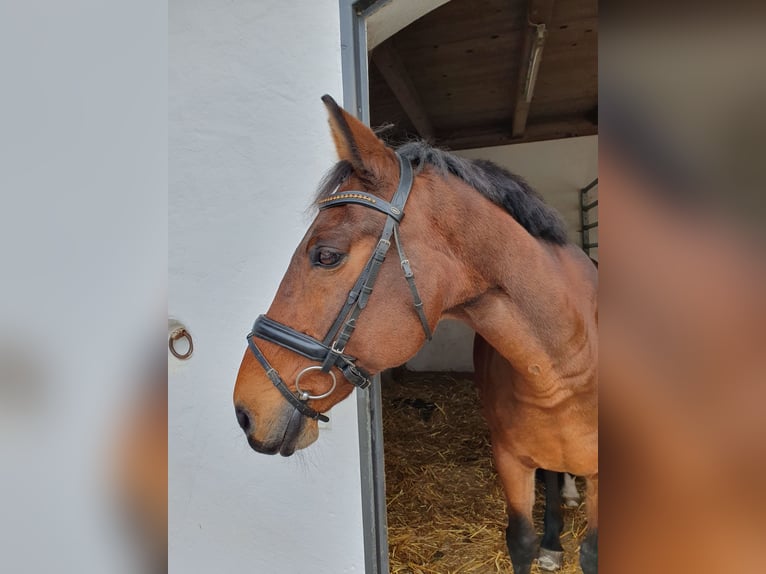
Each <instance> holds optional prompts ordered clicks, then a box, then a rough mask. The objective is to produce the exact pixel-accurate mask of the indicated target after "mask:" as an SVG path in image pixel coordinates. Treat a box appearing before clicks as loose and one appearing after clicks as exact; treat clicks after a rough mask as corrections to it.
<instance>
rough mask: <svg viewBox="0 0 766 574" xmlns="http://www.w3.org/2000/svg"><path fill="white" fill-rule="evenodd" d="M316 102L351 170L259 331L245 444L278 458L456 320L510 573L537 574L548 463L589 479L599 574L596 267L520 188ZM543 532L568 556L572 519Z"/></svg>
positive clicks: (241, 408)
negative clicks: (536, 514)
mask: <svg viewBox="0 0 766 574" xmlns="http://www.w3.org/2000/svg"><path fill="white" fill-rule="evenodd" d="M322 100H323V102H324V104H325V106H326V108H327V111H328V115H329V123H330V130H331V134H332V137H333V140H334V143H335V147H336V149H337V152H338V156H339V160H340V161H339V162H338V163H337V164H336V165H335V167H333V168H332V169H331V170H330V172H329V173H328V174H327V175H326V176H325V178H324V180H323V181H322V183H321V184H320V188H319V191H318V194H317V197H316V199H315V204H316V206H317V207H318V213H317V215H316V218H315V219H314V221H313V222H312V224H311V226H310V227H309V229H308V231H307V232H306V235H305V236H304V238H303V240H302V241H301V242H300V244H299V245H298V247H297V249H296V251H295V253H294V255H293V257H292V260H291V261H290V265H289V267H288V269H287V271H286V273H285V276H284V278H283V279H282V282H281V284H280V286H279V289H278V291H277V294H276V296H275V298H274V300H273V302H272V304H271V307H270V308H269V310H268V312H267V314H266V315H262V316H260V317H258V319H257V320H256V321H255V324H254V325H253V329H252V331H251V332H250V334H249V335H248V337H247V341H248V350H246V352H245V355H244V358H243V359H242V363H241V366H240V369H239V373H238V376H237V381H236V385H235V388H234V406H235V414H236V417H237V421H238V423H239V425H240V427H242V429H243V430H244V432H245V435H246V437H247V440H248V443H249V444H250V446H251V447H252V448H253V449H254V450H255V451H257V452H261V453H266V454H276V453H277V452H278V453H280V454H281V455H283V456H290V455H291V454H293V453H294V452H295V450H297V449H301V448H305V447H307V446H309V445H310V444H311V443H313V442H314V441H315V440H316V439H317V437H318V423H317V421H319V420H327V417H326V415H324V414H323V413H324V412H326V411H327V410H329V409H330V408H331V407H332V406H333V405H335V404H337V403H338V402H340V401H341V400H343V399H345V398H346V397H348V396H349V395H350V394H351V392H352V390H353V389H354V387H355V386H357V387H360V388H366V387H367V386H368V385H369V384H370V383H371V380H372V374H373V373H379V372H381V371H383V370H384V369H387V368H391V367H395V366H398V365H401V364H404V363H405V362H406V361H408V360H409V359H410V358H412V357H413V356H414V355H415V354H416V353H417V351H418V350H419V349H420V348H421V347H422V346H423V344H424V343H425V342H426V340H427V339H429V338H430V336H431V330H432V329H433V328H435V326H436V324H437V323H438V322H439V321H440V320H441V319H443V318H455V319H458V320H462V321H464V322H465V323H467V324H468V325H469V326H470V327H472V328H473V329H474V330H475V331H476V332H477V336H476V339H475V346H474V361H475V371H476V384H477V388H478V391H479V396H480V399H481V404H482V408H483V412H484V415H485V417H486V419H487V421H488V423H489V429H490V434H491V442H492V452H493V457H494V460H495V466H496V468H497V472H498V474H499V476H500V479H501V481H502V484H503V488H504V492H505V497H506V502H507V509H508V528H507V530H506V542H507V545H508V550H509V553H510V557H511V561H512V563H513V568H514V572H515V573H516V574H527V573H528V572H529V571H530V568H531V564H532V560H533V558H534V556H535V553H536V552H537V546H538V537H537V535H536V533H535V530H534V527H533V522H532V506H533V502H534V480H535V470H536V469H537V468H545V469H548V470H549V471H555V472H552V473H550V474H553V475H554V476H557V475H556V473H558V472H570V473H572V474H576V475H579V476H583V477H585V479H586V482H587V485H588V488H587V496H586V506H587V516H588V523H589V530H588V533H587V535H586V536H585V538H584V541H583V543H582V546H581V550H580V563H581V566H582V568H583V571H584V572H585V574H592V573H594V572H596V571H597V556H598V550H597V549H598V543H597V540H598V534H597V532H598V522H597V507H598V454H597V447H598V438H597V436H598V413H597V404H598V400H597V366H596V365H597V360H596V359H597V339H596V324H597V307H596V282H597V275H596V270H595V268H594V266H593V265H592V264H591V263H590V261H589V259H588V257H587V256H586V255H585V254H584V253H583V252H582V251H581V250H580V249H579V248H578V247H577V246H575V245H574V244H572V243H569V242H568V240H567V236H566V232H565V228H564V225H563V224H562V222H561V220H560V218H559V217H558V215H557V214H556V212H555V211H554V210H552V209H551V208H550V207H548V206H547V205H546V204H545V203H544V202H543V201H542V199H541V198H540V196H539V195H537V194H536V193H535V192H534V191H533V190H532V189H530V188H529V186H528V185H527V184H526V183H525V182H524V181H523V180H522V179H520V178H519V177H517V176H515V175H513V174H511V173H510V172H508V171H506V170H504V169H502V168H500V167H498V166H496V165H494V164H492V163H490V162H487V161H482V160H467V159H463V158H460V157H458V156H455V155H453V154H450V153H448V152H445V151H442V150H439V149H436V148H433V147H431V146H429V145H428V144H426V143H424V142H410V143H408V144H405V145H403V146H400V147H399V148H397V149H396V150H394V149H392V148H390V147H388V146H387V145H386V144H385V143H384V142H383V141H381V140H380V139H379V138H378V137H377V136H376V135H375V134H374V133H373V131H372V130H370V128H368V127H367V126H365V125H364V124H363V123H362V122H360V121H359V120H357V119H356V118H354V117H353V116H352V115H350V114H348V113H346V112H345V111H344V110H343V109H342V108H340V107H339V106H338V105H337V104H336V103H335V101H334V100H333V99H332V98H331V97H330V96H324V97H323V98H322ZM405 206H406V210H405ZM405 211H406V217H405ZM392 245H395V247H396V249H395V251H394V250H392V253H394V256H393V257H388V258H387V257H386V255H387V253H388V251H389V247H391V246H392ZM405 248H406V253H405ZM373 287H374V288H375V291H374V294H373ZM352 335H353V336H352ZM558 487H559V485H558V483H556V485H555V488H549V489H547V490H549V491H551V492H553V491H558ZM559 494H560V493H559ZM549 506H550V505H549ZM552 510H553V509H552ZM558 512H559V514H560V508H559V509H558ZM554 515H555V513H554V514H552V515H551V516H554ZM546 522H548V521H547V520H546ZM554 522H555V521H554ZM546 527H547V528H546V530H547V531H550V532H551V533H553V534H554V535H555V536H549V535H548V533H546V537H545V538H544V540H543V548H544V549H546V548H547V549H548V550H550V551H551V552H553V553H555V552H560V550H561V547H560V545H559V544H558V534H559V532H560V530H561V527H560V525H559V524H555V525H551V524H546ZM553 537H555V538H556V540H555V543H554V542H551V541H550V540H549V539H550V538H553ZM546 544H547V546H546Z"/></svg>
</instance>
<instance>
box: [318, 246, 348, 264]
mask: <svg viewBox="0 0 766 574" xmlns="http://www.w3.org/2000/svg"><path fill="white" fill-rule="evenodd" d="M342 260H343V254H342V253H340V252H338V251H336V250H335V249H331V248H330V247H320V248H319V249H315V250H314V251H313V252H312V253H311V262H312V263H313V264H314V265H317V266H319V267H336V266H337V265H339V264H340V262H341V261H342Z"/></svg>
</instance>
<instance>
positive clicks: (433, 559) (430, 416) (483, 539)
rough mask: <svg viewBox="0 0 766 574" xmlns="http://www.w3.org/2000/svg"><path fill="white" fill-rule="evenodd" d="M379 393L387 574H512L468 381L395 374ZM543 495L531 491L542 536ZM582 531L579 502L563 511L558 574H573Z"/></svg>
mask: <svg viewBox="0 0 766 574" xmlns="http://www.w3.org/2000/svg"><path fill="white" fill-rule="evenodd" d="M382 388H383V432H384V438H385V441H384V442H385V457H386V499H387V507H388V540H389V559H390V564H391V573H392V574H435V573H436V574H464V573H466V574H467V573H473V574H486V573H490V572H492V573H495V572H503V573H509V572H512V571H513V570H512V566H511V562H510V559H509V557H508V551H507V549H506V546H505V526H506V514H505V504H504V497H503V491H502V487H501V485H500V481H499V479H498V477H497V474H496V473H495V470H494V468H493V465H492V457H491V452H490V446H489V435H488V431H487V426H486V423H485V422H484V419H483V418H482V416H481V413H480V410H479V404H478V400H477V397H476V391H475V389H474V386H473V383H472V381H471V379H470V375H466V376H464V375H452V374H448V373H412V372H407V371H398V372H397V373H396V374H395V375H394V380H393V381H386V383H385V384H384V385H383V387H382ZM578 487H579V488H580V492H581V496H582V494H583V490H582V485H581V484H580V483H579V481H578ZM543 493H544V490H543V487H542V486H541V485H538V492H537V503H536V505H535V523H536V526H537V529H538V532H540V533H542V517H543V510H544V498H543ZM585 527H586V522H585V515H584V510H583V507H582V505H580V508H579V509H574V510H572V509H565V510H564V532H563V533H562V536H561V542H562V545H563V546H564V554H565V556H564V566H563V568H562V569H561V570H560V571H559V572H560V573H561V574H571V573H574V572H580V568H579V565H578V554H577V548H578V546H579V542H580V539H581V538H582V536H583V535H584V533H585ZM532 572H533V573H538V572H542V571H541V570H539V569H538V567H537V565H536V564H535V565H533V568H532Z"/></svg>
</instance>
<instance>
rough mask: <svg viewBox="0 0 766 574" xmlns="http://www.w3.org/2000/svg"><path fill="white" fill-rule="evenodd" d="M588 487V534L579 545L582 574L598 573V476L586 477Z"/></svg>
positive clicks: (586, 503) (586, 501)
mask: <svg viewBox="0 0 766 574" xmlns="http://www.w3.org/2000/svg"><path fill="white" fill-rule="evenodd" d="M585 480H586V483H587V485H588V490H587V495H586V498H585V507H586V510H587V515H588V532H587V534H586V535H585V538H584V539H583V541H582V544H580V567H581V568H582V571H583V574H597V573H598V475H597V474H595V475H592V476H589V477H587V478H586V479H585Z"/></svg>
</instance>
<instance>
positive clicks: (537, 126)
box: [436, 117, 598, 150]
mask: <svg viewBox="0 0 766 574" xmlns="http://www.w3.org/2000/svg"><path fill="white" fill-rule="evenodd" d="M597 133H598V126H597V125H594V124H593V123H591V122H590V121H588V120H587V119H585V118H581V117H575V118H560V119H556V120H552V121H547V122H541V123H534V124H528V125H527V127H526V130H525V132H524V135H522V136H518V137H514V136H513V134H512V133H511V132H510V131H509V130H508V129H507V128H506V129H503V128H502V127H500V126H498V127H495V128H486V129H469V130H459V131H454V132H451V133H447V134H443V135H444V137H442V138H439V139H438V140H437V142H436V143H437V144H438V145H439V146H442V147H446V148H448V149H451V150H460V149H474V148H480V147H492V146H498V145H511V144H517V143H527V142H534V141H542V140H555V139H563V138H569V137H580V136H589V135H595V134H597Z"/></svg>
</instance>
